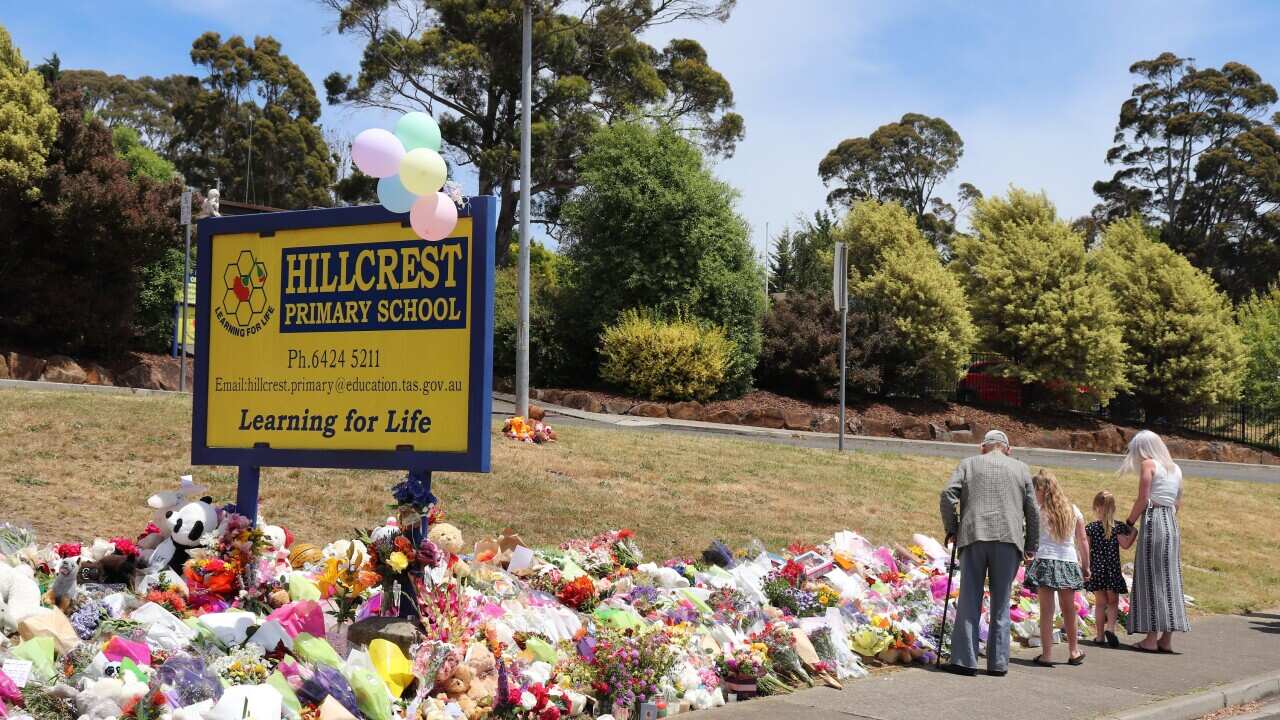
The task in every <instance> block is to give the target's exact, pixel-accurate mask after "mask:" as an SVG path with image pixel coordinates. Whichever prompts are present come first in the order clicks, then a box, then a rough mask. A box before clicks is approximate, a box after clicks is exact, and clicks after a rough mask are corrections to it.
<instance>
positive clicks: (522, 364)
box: [516, 0, 533, 418]
mask: <svg viewBox="0 0 1280 720" xmlns="http://www.w3.org/2000/svg"><path fill="white" fill-rule="evenodd" d="M522 34H523V40H522V47H521V50H520V261H519V262H520V269H519V273H520V275H519V280H518V286H519V287H518V295H519V305H520V307H519V314H518V315H517V317H516V415H518V416H520V417H525V418H527V417H529V205H530V198H529V193H530V190H532V189H533V180H532V178H531V177H530V175H531V172H530V170H529V154H530V150H531V148H530V144H531V142H530V131H529V106H530V104H532V102H533V6H532V0H524V30H523V33H522Z"/></svg>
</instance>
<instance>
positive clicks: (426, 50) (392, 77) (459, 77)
mask: <svg viewBox="0 0 1280 720" xmlns="http://www.w3.org/2000/svg"><path fill="white" fill-rule="evenodd" d="M319 2H321V3H322V4H323V5H325V6H328V7H329V8H331V9H332V10H333V12H334V15H335V19H336V21H337V28H338V31H339V32H341V33H346V34H351V35H355V36H356V37H359V38H360V39H361V41H363V42H364V43H365V49H364V55H363V57H362V59H361V61H360V67H359V70H358V72H357V73H356V74H355V76H354V77H353V76H351V75H345V74H342V73H340V72H335V73H333V74H331V75H330V76H329V77H328V78H326V80H325V90H326V92H327V95H328V99H329V101H330V102H332V103H338V102H342V103H349V104H352V105H355V106H361V107H380V108H389V109H395V110H424V111H426V112H429V113H432V114H433V115H436V116H437V119H438V120H439V122H440V129H441V135H442V137H443V139H444V143H445V149H446V152H447V153H449V156H450V159H451V160H453V161H454V162H455V163H456V164H458V165H472V166H474V167H475V171H476V174H477V176H478V178H479V191H480V193H482V194H490V193H492V194H497V195H498V196H499V197H500V200H501V205H500V208H499V213H498V224H497V234H498V242H499V244H502V243H505V242H507V241H508V240H509V238H510V233H511V229H512V227H513V226H514V223H515V217H516V205H517V199H518V194H517V191H516V190H517V187H516V186H517V184H518V179H519V169H518V165H519V162H518V160H519V130H518V128H519V117H520V116H519V113H520V107H519V98H520V52H521V22H522V21H521V18H522V9H523V6H524V3H523V2H522V0H403V1H402V2H368V1H367V0H319ZM733 4H734V0H661V2H636V1H635V0H597V1H594V2H588V3H576V2H571V1H570V0H534V1H533V12H534V21H533V88H532V93H533V103H532V105H531V116H532V134H533V138H532V139H533V148H532V174H533V187H532V192H533V193H534V195H535V205H536V209H537V215H538V218H539V219H540V221H542V222H544V223H547V224H549V225H552V226H555V225H556V224H557V223H558V221H559V219H560V209H561V207H562V205H563V202H564V201H565V200H566V199H567V198H568V196H569V194H570V193H571V192H572V191H573V190H574V188H576V187H577V186H578V185H579V184H580V181H579V179H578V171H579V161H580V160H581V159H582V156H583V154H584V152H585V151H586V147H587V142H588V139H589V138H590V137H591V136H592V133H593V132H595V130H596V129H597V128H599V127H600V126H601V125H603V124H606V123H610V122H616V121H618V120H619V119H623V118H630V117H640V118H644V119H647V120H651V121H659V122H663V123H665V124H668V125H671V126H673V127H676V128H678V129H679V130H681V131H682V132H683V133H685V134H686V135H688V136H690V137H693V138H695V139H697V140H698V141H699V142H701V143H702V145H703V146H704V148H706V149H708V150H710V151H712V152H716V153H721V154H726V155H728V154H731V153H732V151H733V148H734V145H735V144H736V143H737V141H738V140H739V139H741V138H742V136H743V123H742V117H741V116H740V115H738V114H736V113H733V112H731V109H732V108H733V92H732V89H731V88H730V87H729V82H728V81H727V80H725V78H724V77H723V76H722V75H721V74H720V73H719V72H717V71H716V70H715V69H714V68H712V67H711V66H710V65H709V64H708V61H707V54H706V51H705V50H703V48H702V46H701V45H699V44H698V43H697V42H696V41H694V40H689V39H674V40H671V41H670V42H669V43H668V44H667V45H666V46H665V47H664V48H662V49H661V50H659V49H657V48H654V47H652V46H650V45H648V44H647V43H645V42H644V41H643V40H641V36H642V35H643V34H644V33H645V32H646V31H647V30H650V29H652V28H654V27H657V26H661V25H667V24H670V23H672V22H676V21H680V20H711V21H724V20H725V19H727V18H728V16H729V12H730V10H731V9H732V7H733Z"/></svg>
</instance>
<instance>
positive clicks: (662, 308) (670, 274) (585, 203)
mask: <svg viewBox="0 0 1280 720" xmlns="http://www.w3.org/2000/svg"><path fill="white" fill-rule="evenodd" d="M577 168H578V177H579V188H578V189H577V190H576V191H575V192H574V195H573V198H572V200H571V201H570V202H569V203H568V204H567V205H566V206H565V208H564V214H563V219H564V227H565V237H564V243H563V245H562V247H563V248H564V258H565V259H566V260H567V261H568V262H567V263H565V265H564V272H563V276H564V283H565V286H566V290H567V291H568V292H569V293H570V296H571V300H572V305H571V307H572V315H571V316H570V317H571V318H572V319H571V320H569V324H570V325H571V327H569V328H567V329H566V332H572V333H574V334H575V338H576V339H575V340H573V341H571V342H569V343H568V344H567V345H566V349H567V350H569V351H570V352H571V353H573V354H574V355H576V357H575V358H574V363H575V366H576V367H577V368H579V372H581V373H582V374H583V375H585V376H587V377H589V375H588V374H589V373H592V374H593V371H594V370H595V369H596V367H597V363H598V362H599V361H602V360H603V358H600V357H598V356H597V354H596V352H595V350H596V347H597V346H596V341H597V340H598V338H599V337H600V333H601V331H602V330H603V329H604V327H605V326H606V325H608V324H609V323H613V322H615V321H616V320H617V319H618V318H619V317H620V316H621V313H622V311H624V310H627V309H632V308H649V309H652V310H653V311H655V312H657V313H659V314H660V315H664V316H672V315H674V314H676V313H679V312H687V313H689V314H690V316H691V317H696V318H699V319H701V320H705V321H707V322H710V323H714V324H715V325H717V326H718V327H720V328H722V329H723V331H724V334H725V336H726V337H727V338H728V339H729V340H730V341H731V342H732V343H733V346H734V349H733V352H732V354H731V356H730V358H729V365H728V367H727V368H726V370H725V383H724V386H723V388H722V392H724V393H725V394H737V393H742V392H745V391H746V390H747V389H749V387H750V385H751V379H752V375H753V373H754V371H755V366H756V359H757V357H758V356H759V354H760V318H761V316H762V315H763V314H764V308H763V304H764V293H763V292H762V287H761V286H762V284H763V279H764V278H763V277H762V276H761V267H760V265H759V263H758V262H757V261H756V259H755V255H754V251H753V249H752V246H751V240H750V237H749V229H748V227H747V223H746V221H745V220H744V219H743V218H742V217H741V216H740V215H739V214H738V212H737V209H736V207H735V205H736V202H737V195H738V194H737V191H735V190H734V189H733V188H731V187H730V186H729V185H727V184H726V183H724V182H722V181H720V180H718V179H716V177H715V175H714V174H712V172H711V168H710V167H709V165H708V164H707V163H706V162H705V161H704V159H703V157H702V153H701V152H700V151H699V150H698V148H697V146H695V145H693V144H692V143H690V142H689V141H688V140H686V139H685V138H683V137H681V135H680V134H679V133H678V132H676V131H675V130H673V129H672V128H669V127H658V128H654V127H651V126H649V125H646V124H644V123H639V122H619V123H615V124H613V125H609V126H607V127H604V128H601V129H600V130H599V131H597V132H596V133H595V135H594V136H593V137H592V139H591V141H590V143H589V145H588V148H587V152H586V153H585V154H584V155H583V157H582V158H580V159H579V160H578V161H577Z"/></svg>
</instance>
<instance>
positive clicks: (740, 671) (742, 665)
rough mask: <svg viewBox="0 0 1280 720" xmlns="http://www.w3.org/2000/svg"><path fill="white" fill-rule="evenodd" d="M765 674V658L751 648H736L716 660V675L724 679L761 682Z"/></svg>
mask: <svg viewBox="0 0 1280 720" xmlns="http://www.w3.org/2000/svg"><path fill="white" fill-rule="evenodd" d="M764 674H765V666H764V657H763V656H762V655H761V654H760V653H759V652H758V651H753V650H752V649H751V648H746V647H736V648H733V649H731V650H727V651H725V653H724V654H722V655H721V656H720V657H718V658H716V675H718V676H720V677H721V678H722V679H737V680H759V679H760V678H762V677H764Z"/></svg>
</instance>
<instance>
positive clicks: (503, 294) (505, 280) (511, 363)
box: [493, 267, 566, 387]
mask: <svg viewBox="0 0 1280 720" xmlns="http://www.w3.org/2000/svg"><path fill="white" fill-rule="evenodd" d="M517 290H518V288H517V285H516V268H514V267H504V268H500V269H498V271H497V272H496V273H495V275H494V297H493V376H494V378H506V379H514V378H515V375H516V315H517V311H518V309H519V307H518V305H519V298H518V295H517ZM562 304H563V303H562V301H561V290H560V288H558V287H557V286H556V285H554V284H553V283H551V282H550V281H548V279H547V277H546V276H544V275H542V274H540V273H530V282H529V382H530V383H531V384H532V385H533V386H534V387H550V386H554V385H558V384H560V383H561V382H562V381H563V380H564V379H565V377H566V367H565V363H566V360H565V352H564V347H565V342H564V338H563V328H564V325H563V324H562V323H560V322H559V321H558V319H559V318H561V317H563V316H564V312H563V311H562V310H561V306H562Z"/></svg>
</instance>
